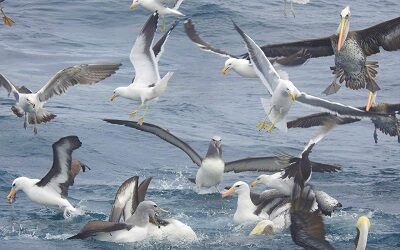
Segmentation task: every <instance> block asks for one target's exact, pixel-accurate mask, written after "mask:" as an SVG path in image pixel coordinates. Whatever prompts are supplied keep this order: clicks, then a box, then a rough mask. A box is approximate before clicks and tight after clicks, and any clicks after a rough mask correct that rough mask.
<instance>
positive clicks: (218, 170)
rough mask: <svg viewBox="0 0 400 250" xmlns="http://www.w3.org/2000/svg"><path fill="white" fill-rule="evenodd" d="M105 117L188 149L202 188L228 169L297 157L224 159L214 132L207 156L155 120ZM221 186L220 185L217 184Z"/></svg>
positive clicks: (267, 166)
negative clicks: (148, 121)
mask: <svg viewBox="0 0 400 250" xmlns="http://www.w3.org/2000/svg"><path fill="white" fill-rule="evenodd" d="M104 121H106V122H108V123H111V124H116V125H122V126H126V127H130V128H134V129H137V130H140V131H143V132H147V133H150V134H153V135H155V136H157V137H159V138H161V139H162V140H164V141H166V142H168V143H170V144H172V145H174V146H175V147H177V148H179V149H181V150H182V151H183V152H185V153H186V154H187V155H188V156H189V158H190V159H191V160H192V161H193V162H194V163H195V164H196V165H197V166H198V167H199V169H198V171H197V174H196V178H195V179H194V180H192V181H193V182H194V183H195V184H196V186H197V187H199V188H203V187H204V188H210V187H216V188H217V186H218V184H219V183H220V182H221V181H222V177H223V173H224V172H231V171H233V172H244V171H263V172H278V171H282V169H284V168H285V167H287V166H288V165H289V164H290V162H291V161H293V160H294V159H296V158H295V157H291V156H265V157H249V158H244V159H240V160H236V161H230V162H225V161H224V160H223V159H222V144H221V137H219V136H214V137H213V138H212V139H211V141H210V143H209V146H208V151H207V154H206V156H205V157H204V158H203V157H201V156H200V154H199V153H197V152H196V151H195V150H194V149H193V148H191V147H190V146H189V145H188V144H187V143H186V142H184V141H182V140H181V139H179V138H178V137H176V136H175V135H173V134H172V133H171V132H170V131H168V130H166V129H163V128H161V127H159V126H157V125H154V124H151V123H143V124H142V125H139V124H138V123H137V122H134V121H124V120H115V119H104ZM313 164H315V165H316V171H321V172H325V171H333V170H336V169H340V168H338V167H335V166H330V165H323V164H319V163H313ZM217 189H218V188H217Z"/></svg>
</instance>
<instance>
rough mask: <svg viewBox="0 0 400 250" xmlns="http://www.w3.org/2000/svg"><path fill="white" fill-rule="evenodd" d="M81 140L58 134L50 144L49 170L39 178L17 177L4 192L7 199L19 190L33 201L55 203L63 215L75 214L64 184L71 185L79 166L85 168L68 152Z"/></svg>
mask: <svg viewBox="0 0 400 250" xmlns="http://www.w3.org/2000/svg"><path fill="white" fill-rule="evenodd" d="M81 145H82V143H81V142H80V141H79V138H78V137H77V136H67V137H64V138H61V139H60V140H58V141H57V142H55V143H54V144H53V165H52V167H51V169H50V171H49V172H48V173H47V174H46V175H45V176H44V177H43V178H42V179H41V180H39V179H31V178H28V177H18V178H16V179H15V180H14V181H13V183H12V188H11V191H10V193H9V194H8V196H7V200H8V202H9V203H13V202H14V201H15V199H16V194H17V191H19V190H21V191H23V192H24V193H25V194H26V195H27V196H28V198H29V199H30V200H32V201H33V202H35V203H37V204H41V205H45V206H51V207H58V208H60V209H61V210H62V211H63V215H64V218H68V217H71V216H73V215H75V214H76V212H77V209H76V208H75V207H74V206H72V205H71V203H70V202H69V201H68V200H67V197H68V188H69V186H72V185H74V179H75V177H76V175H78V173H79V171H80V169H81V168H82V170H83V172H85V170H86V168H88V167H87V166H86V165H85V164H83V163H81V162H80V161H78V160H72V152H73V151H74V150H76V149H78V148H79V147H80V146H81Z"/></svg>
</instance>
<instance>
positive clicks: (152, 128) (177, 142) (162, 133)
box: [103, 119, 203, 167]
mask: <svg viewBox="0 0 400 250" xmlns="http://www.w3.org/2000/svg"><path fill="white" fill-rule="evenodd" d="M103 120H104V121H106V122H108V123H112V124H117V125H123V126H126V127H130V128H134V129H137V130H141V131H144V132H147V133H151V134H153V135H156V136H158V137H159V138H161V139H163V140H164V141H166V142H168V143H170V144H172V145H174V146H175V147H177V148H179V149H181V150H182V151H183V152H185V153H186V154H187V155H188V156H189V157H190V159H192V161H193V162H194V163H196V165H197V166H199V167H200V166H201V162H202V160H203V159H202V158H201V157H200V155H199V154H198V153H197V152H196V151H194V150H193V149H192V148H191V147H190V146H189V145H188V144H187V143H186V142H184V141H182V140H181V139H179V138H178V137H176V136H174V135H173V134H171V133H170V132H169V131H168V130H165V129H163V128H160V127H158V126H157V125H154V124H151V123H146V122H145V123H143V124H142V125H139V124H138V123H137V122H135V121H124V120H114V119H103Z"/></svg>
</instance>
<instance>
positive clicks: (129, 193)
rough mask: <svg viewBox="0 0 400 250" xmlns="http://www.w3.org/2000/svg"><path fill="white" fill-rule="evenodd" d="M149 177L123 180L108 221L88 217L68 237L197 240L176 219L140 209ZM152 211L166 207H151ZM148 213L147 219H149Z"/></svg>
mask: <svg viewBox="0 0 400 250" xmlns="http://www.w3.org/2000/svg"><path fill="white" fill-rule="evenodd" d="M151 179H152V178H147V179H145V180H144V181H142V182H141V183H140V185H139V177H138V176H134V177H131V178H129V179H128V180H126V181H125V182H124V183H123V184H122V185H121V186H120V187H119V189H118V191H117V193H116V195H115V200H114V205H113V207H112V210H111V213H110V217H109V220H108V221H90V222H89V223H87V224H86V225H85V226H84V227H83V229H82V230H81V231H80V233H79V234H77V235H75V236H72V237H71V238H70V239H86V238H94V239H97V240H103V241H113V242H135V241H141V240H144V239H154V240H164V239H165V240H168V241H173V242H182V241H185V242H192V241H195V240H197V236H196V233H195V232H194V231H193V230H192V228H191V227H189V226H187V225H185V224H184V223H182V222H180V221H178V220H175V219H166V220H163V219H161V218H160V217H158V216H157V215H155V214H152V213H151V210H150V214H149V215H147V218H146V216H145V215H144V216H142V217H141V215H142V214H143V213H142V212H141V211H140V210H141V207H143V204H146V203H148V201H144V199H145V196H146V192H147V188H148V186H149V184H150V181H151ZM152 204H153V207H150V208H153V209H155V211H156V212H157V211H165V210H163V209H161V208H159V207H154V205H155V204H154V203H152ZM149 216H150V220H149Z"/></svg>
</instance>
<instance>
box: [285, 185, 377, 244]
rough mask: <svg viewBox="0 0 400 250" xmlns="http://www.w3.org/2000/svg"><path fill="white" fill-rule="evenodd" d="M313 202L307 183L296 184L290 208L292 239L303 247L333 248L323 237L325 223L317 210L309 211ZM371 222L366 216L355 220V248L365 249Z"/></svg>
mask: <svg viewBox="0 0 400 250" xmlns="http://www.w3.org/2000/svg"><path fill="white" fill-rule="evenodd" d="M314 202H315V193H314V192H313V190H312V189H311V187H310V186H309V185H307V186H305V187H304V188H300V186H298V185H297V186H296V187H295V189H294V190H293V195H292V205H291V209H290V220H291V225H290V233H291V236H292V240H293V241H294V243H296V244H297V245H298V246H301V247H303V248H305V249H318V250H319V249H334V248H333V246H332V245H331V243H330V242H329V241H327V240H326V239H325V234H326V232H325V225H324V222H323V218H322V216H321V214H320V213H319V212H318V211H310V208H311V207H312V206H313V204H314ZM370 227H371V223H370V221H369V219H368V217H367V216H361V217H359V218H358V220H357V224H356V229H357V235H356V238H355V239H354V244H355V249H356V250H365V248H366V246H367V238H368V230H369V228H370Z"/></svg>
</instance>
